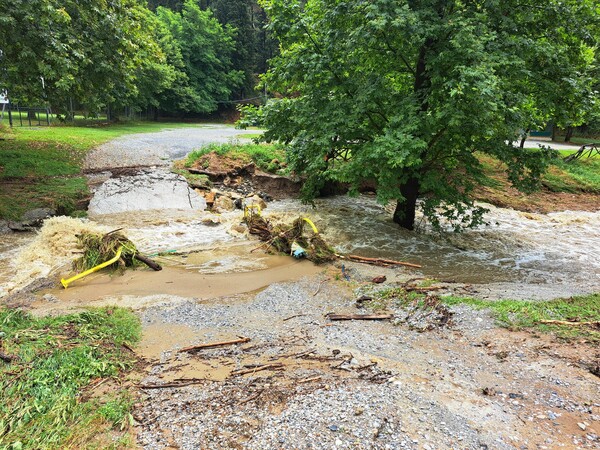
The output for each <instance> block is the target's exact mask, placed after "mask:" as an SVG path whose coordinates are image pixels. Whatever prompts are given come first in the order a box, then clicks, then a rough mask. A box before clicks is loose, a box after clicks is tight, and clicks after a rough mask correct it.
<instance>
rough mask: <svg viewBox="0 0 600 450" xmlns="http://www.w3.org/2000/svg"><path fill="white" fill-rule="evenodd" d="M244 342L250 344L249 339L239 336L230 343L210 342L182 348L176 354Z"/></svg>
mask: <svg viewBox="0 0 600 450" xmlns="http://www.w3.org/2000/svg"><path fill="white" fill-rule="evenodd" d="M246 342H250V338H247V337H242V336H239V339H234V340H232V341H223V342H210V343H208V344H198V345H192V346H190V347H184V348H182V349H179V350H178V351H177V353H185V352H193V351H196V350H202V349H204V348H215V347H224V346H226V345H234V344H244V343H246Z"/></svg>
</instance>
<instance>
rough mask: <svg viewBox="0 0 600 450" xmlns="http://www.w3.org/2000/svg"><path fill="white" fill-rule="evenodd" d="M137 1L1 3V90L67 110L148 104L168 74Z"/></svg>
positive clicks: (146, 14) (9, 0)
mask: <svg viewBox="0 0 600 450" xmlns="http://www.w3.org/2000/svg"><path fill="white" fill-rule="evenodd" d="M155 28H156V19H155V18H154V17H153V15H152V14H151V13H150V12H149V11H148V10H147V9H146V8H145V6H144V4H143V3H142V2H141V0H115V1H110V2H105V1H104V2H97V1H95V0H66V1H58V0H27V1H25V0H6V1H3V2H2V3H1V4H0V51H1V55H0V66H1V67H2V70H1V71H0V90H2V89H6V90H7V91H8V93H9V95H10V97H11V99H12V100H13V101H16V102H23V103H29V104H31V103H45V102H48V103H49V104H51V105H52V106H53V107H54V108H55V110H57V111H58V112H60V111H66V110H67V109H68V106H67V105H68V104H69V102H70V101H71V100H74V101H76V102H78V103H80V104H82V105H83V106H84V107H85V108H86V109H87V110H89V111H97V110H99V109H100V108H104V107H106V106H113V107H116V108H119V107H122V106H125V105H132V104H136V102H139V103H141V104H142V105H145V104H148V103H149V102H150V99H151V98H153V97H155V96H156V94H157V93H158V92H160V91H161V90H162V89H164V87H165V85H166V84H169V83H170V80H171V79H172V78H173V76H174V75H173V73H172V70H171V69H170V68H169V67H167V66H166V64H165V63H166V59H165V55H164V54H163V53H162V51H161V49H160V47H159V46H158V44H157V42H156V40H155V39H154V37H153V30H154V29H155Z"/></svg>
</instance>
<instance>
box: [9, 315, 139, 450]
mask: <svg viewBox="0 0 600 450" xmlns="http://www.w3.org/2000/svg"><path fill="white" fill-rule="evenodd" d="M0 330H1V332H0V333H1V342H2V348H1V350H2V352H3V353H4V354H5V355H8V356H9V357H10V358H11V359H12V360H11V361H10V362H3V361H0V448H6V449H25V448H31V449H38V448H39V449H42V448H44V449H59V448H119V447H129V446H130V445H132V443H131V442H130V440H131V439H130V438H129V436H128V435H127V434H126V433H125V431H126V429H127V428H128V427H129V425H130V423H131V422H132V418H131V412H130V411H131V407H132V403H133V401H132V397H131V394H130V393H128V392H127V390H126V389H125V388H122V387H120V384H121V382H122V381H124V377H125V373H126V372H127V371H129V370H130V369H131V368H132V367H133V365H134V364H135V362H136V359H135V357H134V355H133V354H132V352H131V351H130V350H128V348H127V347H129V346H130V345H133V344H135V343H136V342H137V341H138V340H139V339H140V335H141V325H140V322H139V319H138V318H137V317H136V316H135V315H134V314H133V313H132V312H131V311H129V310H126V309H122V308H116V307H114V308H102V309H90V310H88V311H86V312H83V313H79V314H70V315H66V316H59V317H44V318H34V317H32V316H31V315H29V314H27V313H25V312H22V311H21V310H17V309H6V308H0ZM111 379H113V380H115V381H117V383H112V386H113V387H112V388H111V389H104V390H103V392H104V393H102V394H100V393H95V392H94V391H93V389H91V388H90V384H94V383H100V382H103V381H109V380H111ZM109 384H110V383H109ZM105 386H106V385H105ZM111 434H112V436H111ZM113 437H116V439H115V440H114V441H113V440H112V438H113ZM107 439H109V440H108V441H107Z"/></svg>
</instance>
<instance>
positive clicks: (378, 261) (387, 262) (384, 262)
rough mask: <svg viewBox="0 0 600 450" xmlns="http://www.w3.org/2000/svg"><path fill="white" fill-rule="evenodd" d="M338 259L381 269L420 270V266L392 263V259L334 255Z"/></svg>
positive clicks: (400, 262) (398, 262) (399, 262)
mask: <svg viewBox="0 0 600 450" xmlns="http://www.w3.org/2000/svg"><path fill="white" fill-rule="evenodd" d="M336 256H337V257H338V258H340V259H346V260H348V261H354V262H359V263H363V264H371V265H373V266H381V267H389V266H406V267H414V268H416V269H420V268H421V267H422V266H421V265H420V264H413V263H408V262H403V261H394V260H393V259H383V258H367V257H366V256H358V255H336Z"/></svg>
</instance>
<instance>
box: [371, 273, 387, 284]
mask: <svg viewBox="0 0 600 450" xmlns="http://www.w3.org/2000/svg"><path fill="white" fill-rule="evenodd" d="M386 280H387V277H386V276H385V275H380V276H378V277H375V278H373V279H372V280H371V282H372V283H375V284H380V283H383V282H385V281H386Z"/></svg>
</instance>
